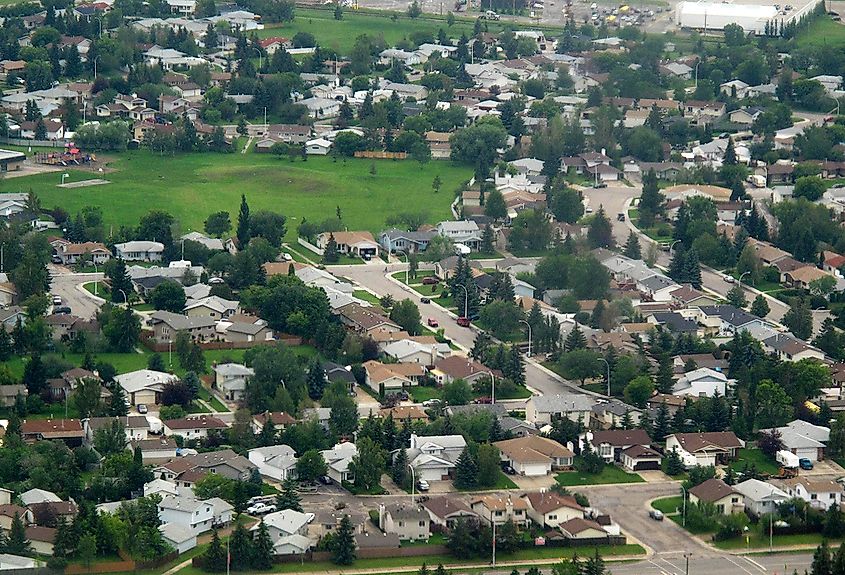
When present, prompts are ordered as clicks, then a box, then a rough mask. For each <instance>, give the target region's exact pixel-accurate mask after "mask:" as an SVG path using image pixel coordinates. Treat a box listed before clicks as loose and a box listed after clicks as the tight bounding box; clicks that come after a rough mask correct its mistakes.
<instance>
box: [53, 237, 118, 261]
mask: <svg viewBox="0 0 845 575" xmlns="http://www.w3.org/2000/svg"><path fill="white" fill-rule="evenodd" d="M56 255H58V256H59V258H61V260H62V264H64V265H71V264H75V263H77V262H79V261H80V260H82V259H83V258H87V257H88V256H90V258H91V261H92V262H94V263H95V264H97V265H101V264H104V263H106V262H107V261H109V260H110V259H111V250H109V249H108V248H107V247H106V246H105V245H103V244H101V243H100V242H83V243H78V244H69V243H68V244H62V245H61V246H60V248H59V249H58V250H57V254H56Z"/></svg>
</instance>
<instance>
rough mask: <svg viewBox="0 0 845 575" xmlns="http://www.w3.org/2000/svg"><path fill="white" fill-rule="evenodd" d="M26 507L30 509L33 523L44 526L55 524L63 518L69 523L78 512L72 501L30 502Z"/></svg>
mask: <svg viewBox="0 0 845 575" xmlns="http://www.w3.org/2000/svg"><path fill="white" fill-rule="evenodd" d="M27 509H28V510H29V511H30V514H31V516H32V521H33V523H35V524H36V525H43V526H44V527H50V526H51V525H56V524H57V523H59V522H61V521H63V520H64V521H65V522H66V523H67V524H68V525H70V524H71V523H73V520H74V519H75V518H76V514H77V513H78V512H79V508H78V507H77V506H76V503H74V502H73V501H42V502H41V503H31V504H30V505H28V506H27Z"/></svg>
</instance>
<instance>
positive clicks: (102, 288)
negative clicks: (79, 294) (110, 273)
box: [82, 282, 110, 299]
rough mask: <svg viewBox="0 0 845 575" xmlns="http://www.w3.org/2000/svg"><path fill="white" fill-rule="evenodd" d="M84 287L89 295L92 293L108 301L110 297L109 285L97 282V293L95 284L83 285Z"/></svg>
mask: <svg viewBox="0 0 845 575" xmlns="http://www.w3.org/2000/svg"><path fill="white" fill-rule="evenodd" d="M82 287H84V288H85V290H86V291H87V292H88V293H92V294H94V295H96V296H99V297H101V298H106V299H108V297H109V293H110V290H109V288H108V286H107V285H104V284H103V282H97V289H96V292H95V290H94V282H88V283H85V284H82Z"/></svg>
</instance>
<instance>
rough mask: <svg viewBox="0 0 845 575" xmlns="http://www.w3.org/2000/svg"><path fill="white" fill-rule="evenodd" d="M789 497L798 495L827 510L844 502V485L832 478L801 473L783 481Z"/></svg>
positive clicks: (813, 505)
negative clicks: (808, 475)
mask: <svg viewBox="0 0 845 575" xmlns="http://www.w3.org/2000/svg"><path fill="white" fill-rule="evenodd" d="M782 485H783V487H784V491H786V493H787V495H789V497H791V498H792V497H797V498H799V499H802V500H804V501H806V502H807V503H809V504H810V506H811V507H813V508H815V509H821V510H825V509H828V508H829V507H830V506H831V505H840V504H841V503H842V486H841V485H840V484H839V483H837V482H836V481H834V480H832V479H822V478H816V477H807V476H806V475H800V476H798V477H794V478H792V479H787V480H785V481H783V482H782Z"/></svg>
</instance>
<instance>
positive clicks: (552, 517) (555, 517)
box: [549, 515, 557, 521]
mask: <svg viewBox="0 0 845 575" xmlns="http://www.w3.org/2000/svg"><path fill="white" fill-rule="evenodd" d="M556 519H557V515H549V521H555V520H556Z"/></svg>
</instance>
